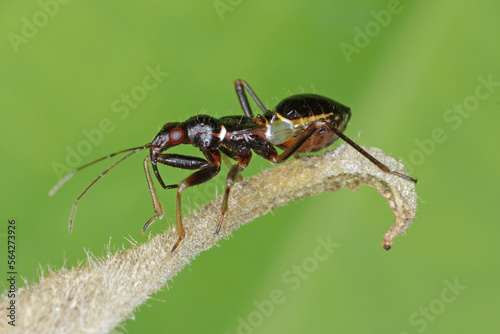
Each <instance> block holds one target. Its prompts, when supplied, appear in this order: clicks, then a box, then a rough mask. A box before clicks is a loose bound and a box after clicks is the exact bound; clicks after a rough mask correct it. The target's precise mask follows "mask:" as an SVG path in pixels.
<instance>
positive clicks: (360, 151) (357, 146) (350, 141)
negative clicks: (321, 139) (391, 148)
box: [324, 122, 417, 183]
mask: <svg viewBox="0 0 500 334" xmlns="http://www.w3.org/2000/svg"><path fill="white" fill-rule="evenodd" d="M324 123H326V126H328V127H329V128H330V130H332V131H333V132H335V134H336V135H337V136H339V137H340V138H342V140H344V141H345V142H346V143H347V144H349V145H351V146H352V147H353V148H354V149H355V150H356V151H358V152H359V153H361V154H362V155H364V156H365V157H366V158H367V159H368V160H370V161H371V162H373V163H374V164H375V166H377V167H378V168H380V170H381V171H383V172H384V173H387V174H392V175H396V176H399V177H402V178H403V179H406V180H408V181H411V182H414V183H417V180H416V179H414V178H412V177H410V176H408V175H404V174H401V173H399V172H396V171H393V170H390V169H389V167H387V166H386V165H384V164H383V163H381V162H380V161H378V160H377V159H375V158H374V157H373V156H372V155H371V154H370V153H368V152H366V151H365V150H364V149H363V148H361V146H359V145H358V144H356V143H355V142H353V141H352V140H351V139H349V137H347V136H346V135H345V134H343V133H342V132H341V131H339V130H338V129H337V128H335V127H334V126H333V125H332V124H330V123H328V122H324Z"/></svg>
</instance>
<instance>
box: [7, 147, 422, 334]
mask: <svg viewBox="0 0 500 334" xmlns="http://www.w3.org/2000/svg"><path fill="white" fill-rule="evenodd" d="M366 150H367V151H368V152H369V153H370V154H372V155H373V156H374V157H375V158H377V159H378V160H380V161H381V162H382V163H384V164H385V165H387V166H388V167H389V168H390V169H391V170H395V171H399V172H402V173H406V172H405V169H404V166H403V165H402V164H401V163H400V162H399V161H397V160H396V159H394V158H392V157H391V156H389V155H387V154H385V153H384V152H382V151H381V150H379V149H376V148H367V149H366ZM363 184H366V185H369V186H371V187H374V188H375V189H377V191H378V192H379V193H380V194H381V195H382V196H384V197H385V198H386V199H387V200H388V201H389V203H390V205H391V208H392V210H393V211H394V214H395V216H396V222H395V223H394V225H392V227H391V228H390V229H389V231H388V232H387V234H386V235H385V236H384V238H383V242H382V246H383V247H385V248H387V247H390V246H391V245H392V243H393V239H394V237H395V236H396V235H398V234H401V233H403V232H404V231H405V230H406V229H407V228H408V227H409V226H410V225H411V223H412V222H413V219H414V217H415V212H416V207H417V199H418V197H417V194H416V192H415V185H414V184H413V183H412V182H409V181H407V180H404V179H402V178H400V177H397V176H394V175H389V174H385V173H383V172H382V171H380V170H379V169H378V168H377V167H376V166H374V165H373V164H372V163H371V162H370V161H368V160H367V159H366V158H365V157H363V156H362V155H361V154H359V153H358V152H357V151H355V150H353V149H352V148H351V147H349V146H346V145H343V146H340V147H338V148H337V149H336V150H334V151H327V152H325V153H323V154H321V155H317V156H306V157H302V158H301V159H295V160H293V161H289V162H287V163H285V164H282V165H279V166H277V167H274V168H271V169H269V170H267V171H265V172H263V173H260V174H259V175H256V176H254V177H252V178H250V179H248V180H243V181H241V182H239V183H237V184H235V185H234V187H233V189H232V191H231V195H230V198H229V210H228V212H227V214H226V217H225V220H224V223H223V226H222V229H221V231H220V234H219V235H215V234H214V230H215V228H216V225H217V223H218V220H219V215H220V206H221V201H222V198H221V196H219V197H218V198H217V199H215V200H214V201H212V202H210V203H209V204H207V205H206V206H205V207H203V208H202V209H201V210H200V211H198V212H196V213H194V214H192V215H190V216H187V217H185V218H184V225H185V227H186V231H187V237H186V239H185V240H183V241H182V242H181V244H180V246H179V248H178V249H177V250H176V251H175V252H174V253H170V249H171V248H172V245H173V244H174V243H175V242H176V240H177V235H176V233H175V230H174V229H170V230H169V231H167V232H165V233H163V234H159V235H156V236H154V237H152V238H151V239H149V240H148V241H147V242H145V243H144V244H141V245H138V246H134V247H132V248H131V249H129V250H126V251H121V252H118V253H116V254H111V253H110V254H108V255H107V256H105V257H104V258H95V257H93V256H89V259H88V264H87V265H85V266H81V267H76V268H71V269H66V268H63V269H60V270H59V271H57V272H53V273H51V274H50V275H48V277H42V278H41V279H40V282H39V283H37V284H35V285H33V286H29V287H27V288H23V289H20V291H18V293H17V297H16V305H17V307H18V312H17V319H16V329H17V330H18V331H19V332H22V333H107V332H109V331H111V330H112V329H113V328H115V327H116V326H117V325H119V324H120V323H121V322H122V321H124V320H125V319H126V318H127V317H129V316H130V315H131V314H132V312H133V311H134V309H136V308H137V307H138V306H139V305H141V304H142V303H144V302H145V301H146V300H147V299H148V298H149V296H150V295H151V294H153V293H155V292H156V291H158V290H159V289H161V288H162V287H163V286H164V285H165V283H166V282H167V281H168V280H170V279H172V278H173V277H174V276H175V275H176V274H177V273H178V272H179V271H180V270H182V268H183V267H184V266H185V265H186V264H188V263H189V262H190V261H191V260H192V259H193V258H194V257H196V255H198V254H199V253H201V252H202V251H204V250H207V249H209V248H210V247H212V246H214V244H215V243H216V242H217V241H218V240H219V239H221V238H224V237H225V236H227V235H228V234H229V233H231V232H232V231H234V230H235V229H237V228H238V227H240V226H241V225H244V224H247V223H249V222H251V221H252V220H254V219H255V218H257V217H259V216H262V215H265V214H266V213H268V212H269V211H270V210H273V209H275V208H276V207H278V206H282V205H286V204H287V203H288V202H290V201H294V200H297V199H300V198H303V197H305V196H312V195H317V194H320V193H322V192H325V191H335V190H338V189H341V188H348V189H351V190H357V189H358V188H359V187H360V186H361V185H363ZM332 205H334V204H332ZM332 223H334V222H332ZM138 224H139V225H138V226H142V225H141V223H140V222H138ZM353 228H354V227H353ZM232 242H237V239H235V240H233V241H232ZM374 251H375V250H374ZM8 303H9V300H8V299H4V300H3V301H2V302H0V309H2V310H4V312H3V313H5V309H6V307H7V305H8ZM3 318H4V319H2V320H1V321H0V332H2V333H4V332H7V331H10V330H13V328H12V326H9V325H8V324H7V322H6V319H5V316H4V317H3Z"/></svg>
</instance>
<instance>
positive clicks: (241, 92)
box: [234, 79, 267, 118]
mask: <svg viewBox="0 0 500 334" xmlns="http://www.w3.org/2000/svg"><path fill="white" fill-rule="evenodd" d="M234 88H235V89H236V94H237V95H238V100H239V101H240V104H241V108H242V109H243V112H244V113H245V116H247V117H250V118H253V117H254V116H253V113H252V109H251V108H250V104H249V103H248V98H247V95H246V93H245V89H246V90H247V91H248V93H249V94H250V96H252V98H253V100H254V101H255V103H256V104H257V105H258V106H259V108H260V109H261V110H262V112H263V113H265V112H266V111H267V109H266V107H264V105H263V104H262V102H260V100H259V98H258V97H257V95H255V93H254V91H253V90H252V88H250V85H248V84H247V82H246V81H245V80H243V79H236V80H235V81H234Z"/></svg>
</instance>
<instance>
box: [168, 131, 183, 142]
mask: <svg viewBox="0 0 500 334" xmlns="http://www.w3.org/2000/svg"><path fill="white" fill-rule="evenodd" d="M169 137H170V142H171V143H172V144H174V145H177V144H179V143H180V141H181V140H182V138H184V131H182V129H180V128H173V129H172V130H170V133H169Z"/></svg>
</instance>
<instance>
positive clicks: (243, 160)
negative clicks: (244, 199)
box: [215, 151, 252, 234]
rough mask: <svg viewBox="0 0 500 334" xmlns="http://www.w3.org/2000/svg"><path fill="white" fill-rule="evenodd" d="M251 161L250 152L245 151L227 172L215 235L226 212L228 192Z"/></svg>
mask: <svg viewBox="0 0 500 334" xmlns="http://www.w3.org/2000/svg"><path fill="white" fill-rule="evenodd" d="M251 159H252V152H251V151H247V153H245V154H244V155H241V156H240V157H239V158H238V163H237V164H235V165H233V166H232V167H231V169H230V170H229V173H228V174H227V178H226V191H225V192H224V198H223V200H222V207H221V210H220V211H221V216H220V220H219V224H218V225H217V229H216V231H215V233H216V234H219V231H220V228H221V226H222V221H223V220H224V215H225V214H226V212H227V202H228V198H229V192H230V191H231V187H232V186H233V184H234V180H235V179H236V177H237V176H238V174H239V173H241V171H243V170H244V169H245V168H246V167H247V166H248V164H249V163H250V160H251Z"/></svg>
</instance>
